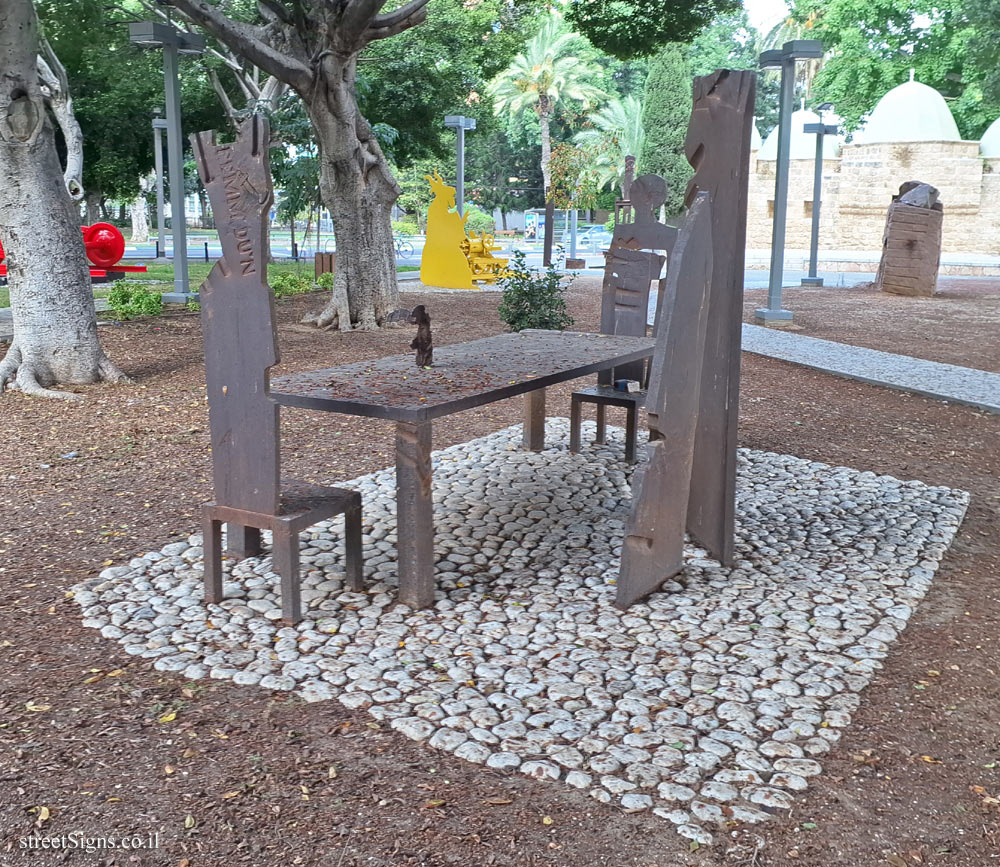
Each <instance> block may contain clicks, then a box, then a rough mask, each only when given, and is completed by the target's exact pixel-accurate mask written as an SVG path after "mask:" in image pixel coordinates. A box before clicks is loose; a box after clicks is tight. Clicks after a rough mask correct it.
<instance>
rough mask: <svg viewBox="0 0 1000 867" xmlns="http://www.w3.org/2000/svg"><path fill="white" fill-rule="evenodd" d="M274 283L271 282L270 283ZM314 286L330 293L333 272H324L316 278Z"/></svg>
mask: <svg viewBox="0 0 1000 867" xmlns="http://www.w3.org/2000/svg"><path fill="white" fill-rule="evenodd" d="M271 282H272V283H273V282H274V281H273V280H272V281H271ZM316 285H317V286H319V288H320V289H326V290H327V291H330V290H331V289H333V271H324V272H323V273H322V274H320V275H319V277H317V278H316Z"/></svg>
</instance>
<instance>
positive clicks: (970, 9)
mask: <svg viewBox="0 0 1000 867" xmlns="http://www.w3.org/2000/svg"><path fill="white" fill-rule="evenodd" d="M965 8H966V12H967V13H968V16H969V23H970V24H971V25H972V28H973V35H972V39H971V40H970V43H969V54H970V59H971V61H972V62H973V63H974V64H975V68H976V70H977V71H978V72H979V74H980V75H981V76H982V82H981V89H982V93H983V99H984V101H986V102H988V103H991V104H992V105H993V106H994V107H1000V0H966V3H965ZM996 115H1000V110H998V111H996V112H995V114H994V116H996ZM991 120H992V118H991Z"/></svg>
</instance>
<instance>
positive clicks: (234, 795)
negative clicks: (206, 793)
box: [222, 792, 240, 801]
mask: <svg viewBox="0 0 1000 867" xmlns="http://www.w3.org/2000/svg"><path fill="white" fill-rule="evenodd" d="M239 796H240V793H239V792H226V793H225V794H224V795H223V796H222V800H223V801H228V800H229V799H230V798H238V797H239Z"/></svg>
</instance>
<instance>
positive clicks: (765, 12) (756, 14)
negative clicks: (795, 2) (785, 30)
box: [743, 0, 788, 33]
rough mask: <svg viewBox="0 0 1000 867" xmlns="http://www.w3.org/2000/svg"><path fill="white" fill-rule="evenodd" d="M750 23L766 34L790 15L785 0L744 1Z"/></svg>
mask: <svg viewBox="0 0 1000 867" xmlns="http://www.w3.org/2000/svg"><path fill="white" fill-rule="evenodd" d="M743 8H744V9H746V10H747V15H749V16H750V23H751V24H752V25H753V26H754V27H756V28H757V29H758V30H760V31H762V32H764V33H766V32H767V31H768V30H770V29H771V28H772V27H773V26H774V25H775V24H777V23H778V22H779V21H780V20H781V19H782V18H784V17H785V15H786V14H787V13H788V4H787V3H786V2H785V0H743Z"/></svg>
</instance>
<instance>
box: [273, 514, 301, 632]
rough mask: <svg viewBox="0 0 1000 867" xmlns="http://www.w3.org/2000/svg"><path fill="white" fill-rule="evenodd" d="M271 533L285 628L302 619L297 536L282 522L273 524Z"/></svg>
mask: <svg viewBox="0 0 1000 867" xmlns="http://www.w3.org/2000/svg"><path fill="white" fill-rule="evenodd" d="M272 533H273V536H274V545H273V548H272V559H273V562H274V571H275V572H277V573H278V574H279V575H280V576H281V620H282V622H284V624H285V625H286V626H294V625H295V624H296V623H298V622H299V621H300V620H301V619H302V595H301V592H300V588H299V582H300V575H299V534H298V533H297V532H295V531H294V530H293V529H292V528H291V527H290V526H289V525H288V524H286V523H285V522H284V521H279V522H275V525H274V529H273V531H272Z"/></svg>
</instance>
